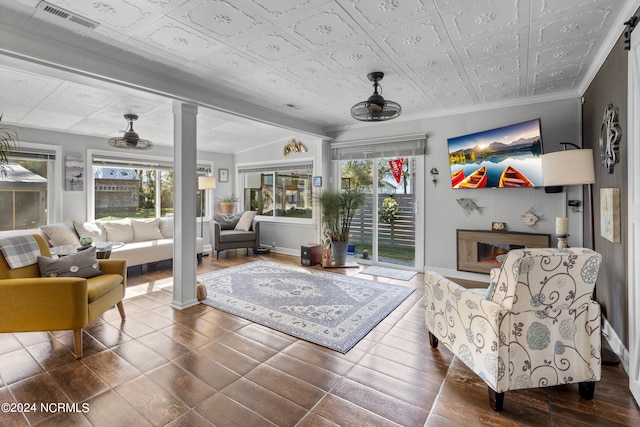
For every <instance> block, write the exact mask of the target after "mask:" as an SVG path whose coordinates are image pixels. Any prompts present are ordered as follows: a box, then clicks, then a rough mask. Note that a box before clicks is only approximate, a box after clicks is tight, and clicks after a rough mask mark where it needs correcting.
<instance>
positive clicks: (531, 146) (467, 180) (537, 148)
mask: <svg viewBox="0 0 640 427" xmlns="http://www.w3.org/2000/svg"><path fill="white" fill-rule="evenodd" d="M447 142H448V145H449V166H450V167H451V186H452V187H453V188H521V187H542V186H543V183H542V163H541V162H542V160H541V159H542V157H541V156H542V133H541V128H540V119H534V120H529V121H526V122H522V123H515V124H512V125H509V126H504V127H500V128H496V129H490V130H485V131H482V132H476V133H472V134H469V135H463V136H457V137H455V138H449V139H448V140H447Z"/></svg>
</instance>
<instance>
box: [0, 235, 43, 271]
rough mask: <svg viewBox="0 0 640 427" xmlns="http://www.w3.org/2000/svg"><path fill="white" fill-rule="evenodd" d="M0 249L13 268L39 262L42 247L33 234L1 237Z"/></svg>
mask: <svg viewBox="0 0 640 427" xmlns="http://www.w3.org/2000/svg"><path fill="white" fill-rule="evenodd" d="M0 250H1V251H2V254H3V255H4V259H6V260H7V264H9V267H11V268H12V269H14V268H20V267H26V266H27V265H31V264H35V263H37V262H38V255H40V248H39V247H38V243H37V242H36V239H34V238H33V236H16V237H7V238H4V239H0Z"/></svg>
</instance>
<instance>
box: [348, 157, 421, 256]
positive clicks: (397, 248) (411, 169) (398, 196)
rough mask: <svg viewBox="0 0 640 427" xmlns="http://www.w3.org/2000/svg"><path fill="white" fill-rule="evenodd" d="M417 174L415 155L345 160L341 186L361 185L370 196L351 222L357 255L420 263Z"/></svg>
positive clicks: (356, 186)
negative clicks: (412, 156) (409, 156)
mask: <svg viewBox="0 0 640 427" xmlns="http://www.w3.org/2000/svg"><path fill="white" fill-rule="evenodd" d="M374 176H375V177H376V179H375V180H374V179H373V177H374ZM414 177H415V162H414V159H413V158H400V159H398V158H384V159H375V160H347V161H343V162H342V164H341V188H342V189H345V188H348V187H352V188H358V189H360V190H362V191H363V192H364V193H365V196H366V203H365V206H364V207H363V208H361V209H359V210H358V212H357V213H356V215H355V216H354V218H353V222H352V224H351V235H350V238H349V244H350V245H351V246H352V248H351V249H353V251H352V252H353V256H354V257H355V258H356V259H358V260H371V262H372V263H374V264H391V265H397V266H406V267H412V268H413V267H415V266H416V253H415V247H416V238H415V237H416V227H415V223H416V221H415V214H414V203H415V185H414V182H415V178H414ZM374 207H375V209H374Z"/></svg>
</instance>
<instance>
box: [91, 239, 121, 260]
mask: <svg viewBox="0 0 640 427" xmlns="http://www.w3.org/2000/svg"><path fill="white" fill-rule="evenodd" d="M93 245H94V246H95V247H96V258H98V259H109V257H110V256H111V250H112V249H117V248H121V247H123V246H124V242H94V243H93Z"/></svg>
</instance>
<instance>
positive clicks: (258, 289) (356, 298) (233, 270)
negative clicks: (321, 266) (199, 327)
mask: <svg viewBox="0 0 640 427" xmlns="http://www.w3.org/2000/svg"><path fill="white" fill-rule="evenodd" d="M198 280H199V281H200V282H201V283H203V284H204V285H205V286H206V288H207V298H206V299H204V300H203V301H201V302H202V303H203V304H207V305H210V306H211V307H215V308H217V309H220V310H223V311H226V312H228V313H232V314H235V315H237V316H240V317H243V318H245V319H247V320H251V321H253V322H256V323H259V324H261V325H264V326H268V327H270V328H272V329H275V330H277V331H280V332H284V333H286V334H289V335H292V336H294V337H296V338H300V339H303V340H306V341H310V342H312V343H315V344H319V345H322V346H324V347H328V348H330V349H333V350H336V351H339V352H341V353H346V352H347V351H349V349H351V348H352V347H353V346H354V345H355V344H357V343H358V341H360V340H361V339H362V338H363V337H364V336H365V335H367V333H369V331H371V330H372V329H373V328H374V327H375V326H376V325H377V324H378V323H380V321H382V320H383V319H384V318H385V317H387V316H388V315H389V313H391V312H392V311H393V310H394V309H395V308H396V307H398V305H400V304H401V303H402V301H404V300H405V299H406V298H407V297H408V296H409V295H411V293H412V292H413V291H414V289H413V288H411V287H407V286H402V285H395V284H390V283H382V282H374V281H372V280H365V279H360V278H354V277H349V276H345V275H340V274H335V273H328V272H324V271H318V270H312V269H308V268H304V267H297V266H292V265H285V264H278V263H275V262H269V261H254V262H251V263H248V264H243V265H240V266H237V267H230V268H225V269H223V270H219V271H214V272H211V273H207V274H203V275H200V276H198Z"/></svg>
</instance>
